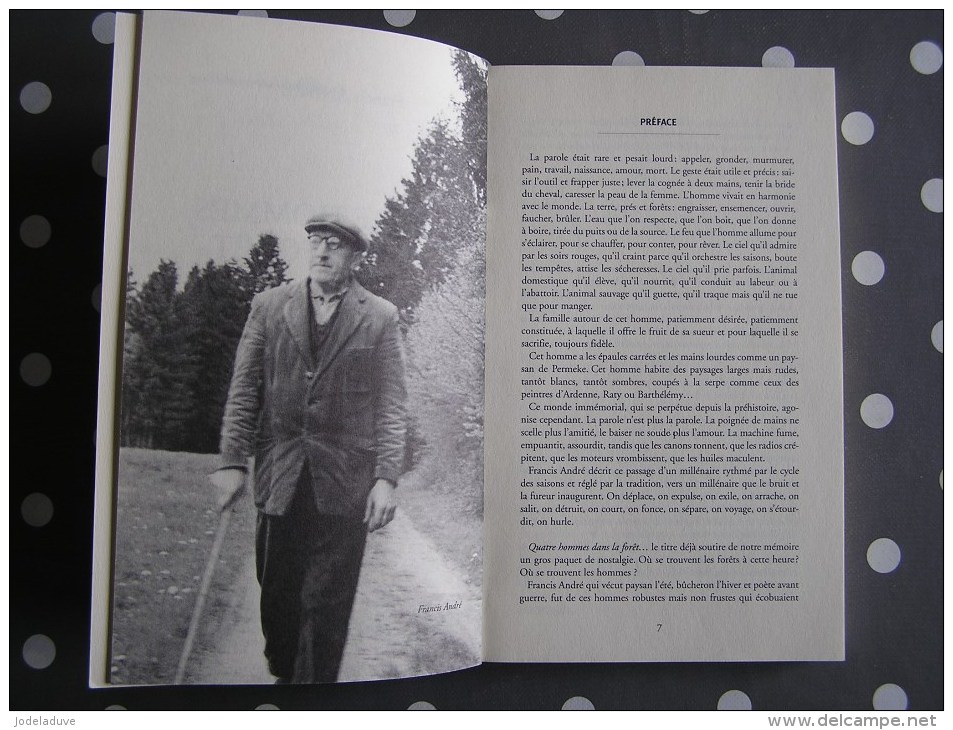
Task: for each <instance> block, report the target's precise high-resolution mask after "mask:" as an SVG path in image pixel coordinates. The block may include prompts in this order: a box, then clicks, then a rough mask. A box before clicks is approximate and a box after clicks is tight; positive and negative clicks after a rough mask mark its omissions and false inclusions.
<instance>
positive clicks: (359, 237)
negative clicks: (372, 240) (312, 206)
mask: <svg viewBox="0 0 953 730" xmlns="http://www.w3.org/2000/svg"><path fill="white" fill-rule="evenodd" d="M321 228H324V229H326V230H329V231H334V232H335V233H337V234H339V235H341V236H343V237H344V238H346V239H348V241H350V243H351V245H352V246H353V247H354V248H355V249H356V250H358V251H367V249H368V248H369V245H368V243H367V239H366V238H364V234H363V233H362V232H361V229H360V228H359V227H358V226H357V225H355V224H354V223H352V222H351V221H349V220H347V219H346V218H342V217H341V216H338V215H333V214H329V213H321V214H319V215H313V216H311V217H310V218H308V222H307V223H305V224H304V229H305V230H306V231H307V232H308V233H311V231H317V230H319V229H321Z"/></svg>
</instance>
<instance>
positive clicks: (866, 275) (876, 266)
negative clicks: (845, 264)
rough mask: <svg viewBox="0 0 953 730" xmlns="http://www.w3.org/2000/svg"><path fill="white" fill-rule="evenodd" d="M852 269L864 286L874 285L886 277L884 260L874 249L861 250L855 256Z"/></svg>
mask: <svg viewBox="0 0 953 730" xmlns="http://www.w3.org/2000/svg"><path fill="white" fill-rule="evenodd" d="M850 271H851V273H852V274H853V275H854V278H855V279H856V280H857V281H859V282H860V283H861V284H863V285H864V286H873V285H874V284H877V283H878V282H879V281H880V280H881V279H883V278H884V271H885V267H884V260H883V259H882V258H880V255H879V254H877V253H874V252H873V251H861V252H860V253H859V254H857V255H856V256H854V260H853V261H852V262H851V265H850Z"/></svg>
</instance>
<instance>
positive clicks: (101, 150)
mask: <svg viewBox="0 0 953 730" xmlns="http://www.w3.org/2000/svg"><path fill="white" fill-rule="evenodd" d="M91 162H92V165H93V171H94V172H95V173H96V174H97V175H99V176H100V177H106V171H107V170H108V169H109V145H108V144H104V145H102V146H101V147H97V148H96V151H95V152H93V157H92V160H91Z"/></svg>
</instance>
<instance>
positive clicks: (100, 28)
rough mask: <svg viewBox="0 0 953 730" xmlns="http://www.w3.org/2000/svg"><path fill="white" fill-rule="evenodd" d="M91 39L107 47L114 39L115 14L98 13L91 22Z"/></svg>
mask: <svg viewBox="0 0 953 730" xmlns="http://www.w3.org/2000/svg"><path fill="white" fill-rule="evenodd" d="M93 38H95V39H96V40H97V41H99V42H100V43H102V44H103V45H108V44H110V43H112V42H113V40H115V38H116V14H115V13H100V14H99V15H97V16H96V18H95V19H94V20H93Z"/></svg>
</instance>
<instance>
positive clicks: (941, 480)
mask: <svg viewBox="0 0 953 730" xmlns="http://www.w3.org/2000/svg"><path fill="white" fill-rule="evenodd" d="M940 489H943V470H942V469H940Z"/></svg>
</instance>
